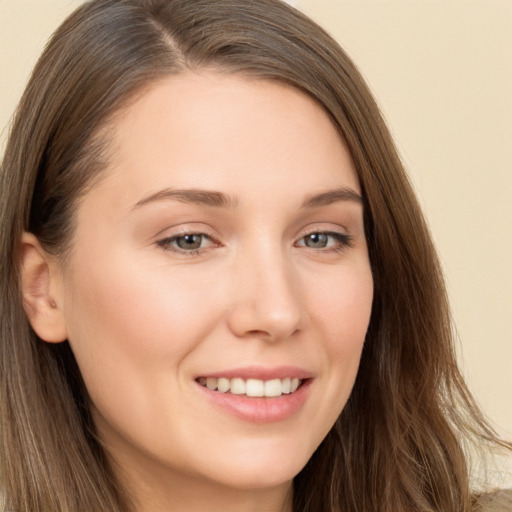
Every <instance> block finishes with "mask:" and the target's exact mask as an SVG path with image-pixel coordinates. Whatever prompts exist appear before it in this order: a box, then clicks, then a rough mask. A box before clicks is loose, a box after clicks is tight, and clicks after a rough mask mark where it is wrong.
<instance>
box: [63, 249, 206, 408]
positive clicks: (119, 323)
mask: <svg viewBox="0 0 512 512" xmlns="http://www.w3.org/2000/svg"><path fill="white" fill-rule="evenodd" d="M108 261H114V262H115V265H112V264H109V263H108ZM84 268H87V267H81V269H82V271H81V272H75V276H76V277H75V282H73V283H71V286H70V289H72V290H75V293H74V294H73V296H72V297H70V301H69V303H70V305H71V306H70V309H69V311H68V314H67V320H68V332H69V340H70V344H71V346H72V349H73V352H74V354H75V357H76V359H77V362H78V365H79V367H80V370H81V372H82V374H83V376H84V380H85V381H86V384H87V387H88V390H89V392H90V394H91V397H93V398H95V397H99V396H100V395H103V394H105V393H106V390H109V392H110V393H111V392H112V390H113V389H115V390H117V392H118V393H119V394H120V395H121V394H126V393H127V390H129V391H130V393H134V394H135V395H136V394H137V393H138V392H139V391H138V390H140V392H143V390H145V389H146V388H148V387H150V386H151V385H155V379H157V378H158V375H162V374H167V375H168V374H169V373H176V371H177V370H178V369H179V365H180V364H181V361H182V360H183V359H184V358H185V357H186V355H187V354H188V353H189V352H190V351H192V350H193V349H194V348H195V347H196V346H197V345H198V344H199V343H200V342H201V340H202V339H204V338H205V337H206V336H207V335H208V333H209V332H210V330H211V329H212V325H213V323H214V320H215V318H216V312H215V311H214V309H213V307H212V305H211V304H210V303H209V302H208V303H205V301H207V298H206V297H205V292H204V286H200V283H194V282H190V281H185V280H184V279H181V280H180V278H179V276H177V275H173V276H172V277H171V276H169V277H166V274H167V275H168V274H169V273H168V272H167V273H166V272H165V269H159V270H158V271H154V270H152V271H145V270H144V268H145V267H144V265H141V264H140V262H139V264H137V262H135V263H134V262H133V258H132V259H130V258H128V257H125V258H123V257H122V255H116V257H115V258H105V259H104V261H102V264H101V266H100V265H96V266H95V267H94V268H89V269H88V270H83V269H84ZM207 306H208V307H207ZM198 311H200V312H201V316H200V318H199V317H198ZM164 366H165V368H164ZM162 369H163V370H164V371H160V372H159V370H162ZM120 395H119V396H120Z"/></svg>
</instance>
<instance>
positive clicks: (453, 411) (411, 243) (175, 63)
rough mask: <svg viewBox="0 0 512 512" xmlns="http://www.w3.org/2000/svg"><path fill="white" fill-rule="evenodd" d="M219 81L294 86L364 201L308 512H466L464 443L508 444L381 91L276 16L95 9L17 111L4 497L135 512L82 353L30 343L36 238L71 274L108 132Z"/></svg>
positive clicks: (36, 77)
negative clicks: (27, 279) (207, 73)
mask: <svg viewBox="0 0 512 512" xmlns="http://www.w3.org/2000/svg"><path fill="white" fill-rule="evenodd" d="M205 67H208V68H212V69H215V70H217V71H218V72H223V73H241V74H244V75H248V76H251V77H254V78H260V79H265V80H278V81H281V82H285V83H287V84H290V85H292V86H294V87H296V88H297V89H300V90H301V91H303V92H304V93H306V94H308V95H310V96H311V97H312V98H314V99H315V100H316V101H317V102H318V103H319V104H320V105H321V106H322V107H323V108H324V110H325V111H326V112H327V114H328V115H329V116H330V118H331V119H332V122H333V124H334V125H335V126H336V128H337V129H338V130H339V132H340V135H341V136H342V137H343V138H344V140H345V141H346V143H347V145H348V147H349V149H350V152H351V154H352V157H353V159H354V162H355V164H356V168H357V172H358V175H359V180H360V183H361V187H362V190H363V193H364V197H365V203H366V211H365V227H366V236H367V240H368V247H369V252H370V260H371V265H372V271H373V278H374V283H375V298H374V304H373V310H372V316H371V321H370V326H369V330H368V333H367V337H366V342H365V346H364V350H363V355H362V359H361V365H360V370H359V373H358V376H357V380H356V383H355V386H354V389H353V392H352V394H351V397H350V399H349V401H348V403H347V405H346V407H345V408H344V410H343V412H342V414H341V416H340V417H339V418H338V420H337V422H336V424H335V425H334V426H333V428H332V430H331V431H330V433H329V434H328V436H327V437H326V439H325V440H324V441H323V442H322V444H321V445H320V447H319V448H318V450H317V451H316V452H315V453H314V454H313V456H312V458H311V459H310V461H309V462H308V464H307V465H306V467H305V468H304V469H303V470H302V471H301V473H299V475H297V477H296V478H295V481H294V498H293V502H294V505H293V506H294V511H295V512H306V511H312V512H318V511H320V510H322V511H330V512H335V511H344V512H348V511H364V512H370V511H382V512H384V511H390V510H393V511H395V512H400V511H403V512H405V511H427V510H428V511H430V510H437V511H443V512H455V511H468V510H470V509H471V507H472V504H473V501H474V500H473V498H472V494H471V490H470V486H469V479H468V478H469V468H468V464H467V462H466V461H467V457H466V452H465V442H466V440H471V439H473V440H476V441H477V442H480V443H482V442H485V443H489V445H491V444H501V445H502V446H504V447H506V446H508V445H507V444H506V443H503V442H501V441H500V440H499V439H497V437H496V435H495V434H494V432H493V431H492V429H491V428H490V427H489V426H488V424H487V423H486V421H485V419H484V417H483V416H482V414H481V413H480V411H479V410H478V408H477V406H476V405H475V403H474V401H473V399H472V397H471V395H470V394H469V392H468V390H467V388H466V386H465V384H464V381H463V379H462V377H461V374H460V372H459V369H458V367H457V363H456V359H455V354H454V347H453V334H452V329H451V324H450V316H449V309H448V304H447V300H446V293H445V288H444V284H443V279H442V275H441V271H440V266H439V263H438V260H437V257H436V254H435V250H434V248H433V246H432V242H431V239H430V236H429V233H428V230H427V227H426V225H425V222H424V220H423V217H422V214H421V211H420V209H419V207H418V204H417V201H416V199H415V197H414V194H413V192H412V190H411V187H410V185H409V182H408V180H407V177H406V174H405V172H404V170H403V168H402V165H401V162H400V159H399V157H398V155H397V153H396V150H395V148H394V145H393V142H392V140H391V137H390V134H389V132H388V130H387V128H386V126H385V124H384V122H383V119H382V117H381V114H380V112H379V110H378V107H377V106H376V104H375V102H374V100H373V98H372V96H371V94H370V92H369V90H368V88H367V86H366V84H365V83H364V81H363V79H362V77H361V75H360V74H359V72H358V71H357V69H356V68H355V66H354V64H353V63H352V62H351V60H350V59H349V58H348V57H347V55H346V54H345V53H344V51H343V50H342V49H341V48H340V47H339V46H338V45H337V43H336V42H334V41H333V40H332V39H331V38H330V37H329V36H328V35H327V34H326V33H325V32H324V31H323V30H322V29H321V28H320V27H318V26H317V25H316V24H314V23H313V22H312V21H311V20H309V19H308V18H306V17H305V16H304V15H302V14H300V13H299V12H297V11H295V10H294V9H292V8H291V7H289V6H287V5H286V4H284V3H281V2H279V1H278V0H195V1H189V0H93V1H90V2H88V3H86V4H85V5H83V6H82V7H80V8H79V9H77V10H76V11H75V13H74V14H72V15H71V16H70V17H69V18H68V19H67V20H66V21H65V22H64V24H63V25H62V26H61V27H60V28H59V29H58V30H57V32H56V33H55V34H54V36H53V37H52V39H51V40H50V42H49V44H48V46H47V48H46V50H45V52H44V53H43V55H42V56H41V58H40V60H39V62H38V64H37V65H36V67H35V69H34V72H33V74H32V77H31V79H30V81H29V83H28V86H27V88H26V91H25V94H24V95H23V98H22V100H21V102H20V105H19V108H18V110H17V113H16V116H15V120H14V123H13V126H12V130H11V133H10V138H9V141H8V145H7V148H6V152H5V156H4V159H3V163H2V173H1V182H0V186H1V190H0V194H1V204H0V222H1V232H0V254H1V258H0V279H1V281H0V282H1V284H0V289H1V290H2V297H1V299H0V327H1V334H0V336H1V340H0V341H1V344H0V351H1V356H0V357H1V362H0V382H1V384H0V386H1V387H0V393H1V395H0V421H1V445H0V446H1V448H0V449H1V453H0V457H1V459H0V461H1V462H0V464H1V471H2V474H1V486H2V487H3V489H4V492H5V499H6V505H7V508H8V509H9V510H11V509H12V510H14V511H16V512H34V511H36V510H37V511H43V510H44V511H52V512H53V511H59V512H60V511H62V512H80V511H83V512H91V511H94V512H102V511H103V512H115V511H118V512H120V511H125V510H128V509H130V504H129V503H127V502H126V501H125V500H126V494H125V493H124V492H123V490H122V489H120V488H119V486H118V483H117V482H116V479H115V477H114V475H113V472H112V470H111V468H110V467H109V464H108V461H107V458H106V456H105V452H104V450H103V448H102V446H101V443H100V441H99V440H98V439H97V436H96V432H95V427H94V424H93V422H92V420H91V417H90V412H89V409H88V403H87V392H86V389H85V387H84V384H83V381H82V379H81V377H80V372H79V369H78V367H77V364H76V362H75V359H74V357H73V354H72V352H71V350H70V347H69V344H68V343H67V342H64V343H61V344H58V345H53V344H48V343H44V342H43V341H42V340H40V339H39V338H38V337H37V336H36V335H35V333H34V332H33V331H32V330H31V328H30V326H29V323H28V320H27V317H26V315H25V312H24V310H23V304H22V299H21V292H20V278H19V253H18V250H19V249H18V246H19V240H20V237H21V234H22V232H23V231H30V232H32V233H34V234H35V235H36V236H37V237H38V238H39V240H40V242H41V243H42V245H43V247H44V248H45V249H46V250H47V251H49V252H50V253H52V254H55V255H57V256H58V257H62V258H65V256H66V252H67V250H68V249H69V247H70V245H71V243H72V234H73V222H74V216H73V213H74V210H75V206H76V202H77V200H78V199H79V198H80V197H81V195H83V194H84V193H85V192H86V191H87V189H88V188H89V187H91V186H93V184H94V182H95V179H96V178H101V170H102V169H103V168H104V167H105V166H106V164H107V162H108V157H109V151H110V148H109V145H108V140H109V138H108V125H109V122H111V121H112V119H113V117H114V116H115V114H116V113H117V112H119V111H120V109H122V108H123V107H125V106H126V105H127V103H128V102H129V101H131V100H133V99H134V98H136V97H137V96H138V95H139V94H142V93H143V92H144V90H145V89H146V88H147V87H148V86H150V85H151V83H153V82H154V81H155V80H158V79H159V78H161V77H164V76H168V75H172V74H178V73H180V72H181V71H183V70H184V69H198V68H205Z"/></svg>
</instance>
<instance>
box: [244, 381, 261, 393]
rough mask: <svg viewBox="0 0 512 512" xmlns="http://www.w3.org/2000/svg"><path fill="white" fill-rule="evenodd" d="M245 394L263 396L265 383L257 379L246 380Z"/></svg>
mask: <svg viewBox="0 0 512 512" xmlns="http://www.w3.org/2000/svg"><path fill="white" fill-rule="evenodd" d="M245 394H246V395H247V396H263V395H264V394H265V383H264V382H263V381H262V380H258V379H247V382H246V383H245Z"/></svg>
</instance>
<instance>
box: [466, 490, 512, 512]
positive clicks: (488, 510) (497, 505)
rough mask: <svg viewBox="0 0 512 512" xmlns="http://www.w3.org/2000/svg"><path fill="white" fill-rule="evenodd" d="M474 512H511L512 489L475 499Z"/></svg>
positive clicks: (481, 495) (493, 492)
mask: <svg viewBox="0 0 512 512" xmlns="http://www.w3.org/2000/svg"><path fill="white" fill-rule="evenodd" d="M475 498H476V499H475V506H474V507H473V512H511V511H512V489H499V490H496V491H492V492H488V493H485V494H480V495H477V496H476V497H475Z"/></svg>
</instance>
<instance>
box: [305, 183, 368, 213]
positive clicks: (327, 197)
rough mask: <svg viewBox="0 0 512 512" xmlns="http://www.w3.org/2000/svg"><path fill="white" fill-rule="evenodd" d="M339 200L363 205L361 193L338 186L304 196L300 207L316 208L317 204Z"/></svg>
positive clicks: (321, 204)
mask: <svg viewBox="0 0 512 512" xmlns="http://www.w3.org/2000/svg"><path fill="white" fill-rule="evenodd" d="M339 201H352V202H356V203H359V204H361V205H363V206H364V199H363V196H362V195H361V194H358V193H357V192H356V191H355V190H353V189H351V188H348V187H340V188H336V189H334V190H327V191H326V192H322V193H320V194H315V195H313V196H310V197H308V198H306V200H305V201H304V203H302V208H318V207H319V206H328V205H330V204H333V203H337V202H339Z"/></svg>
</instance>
